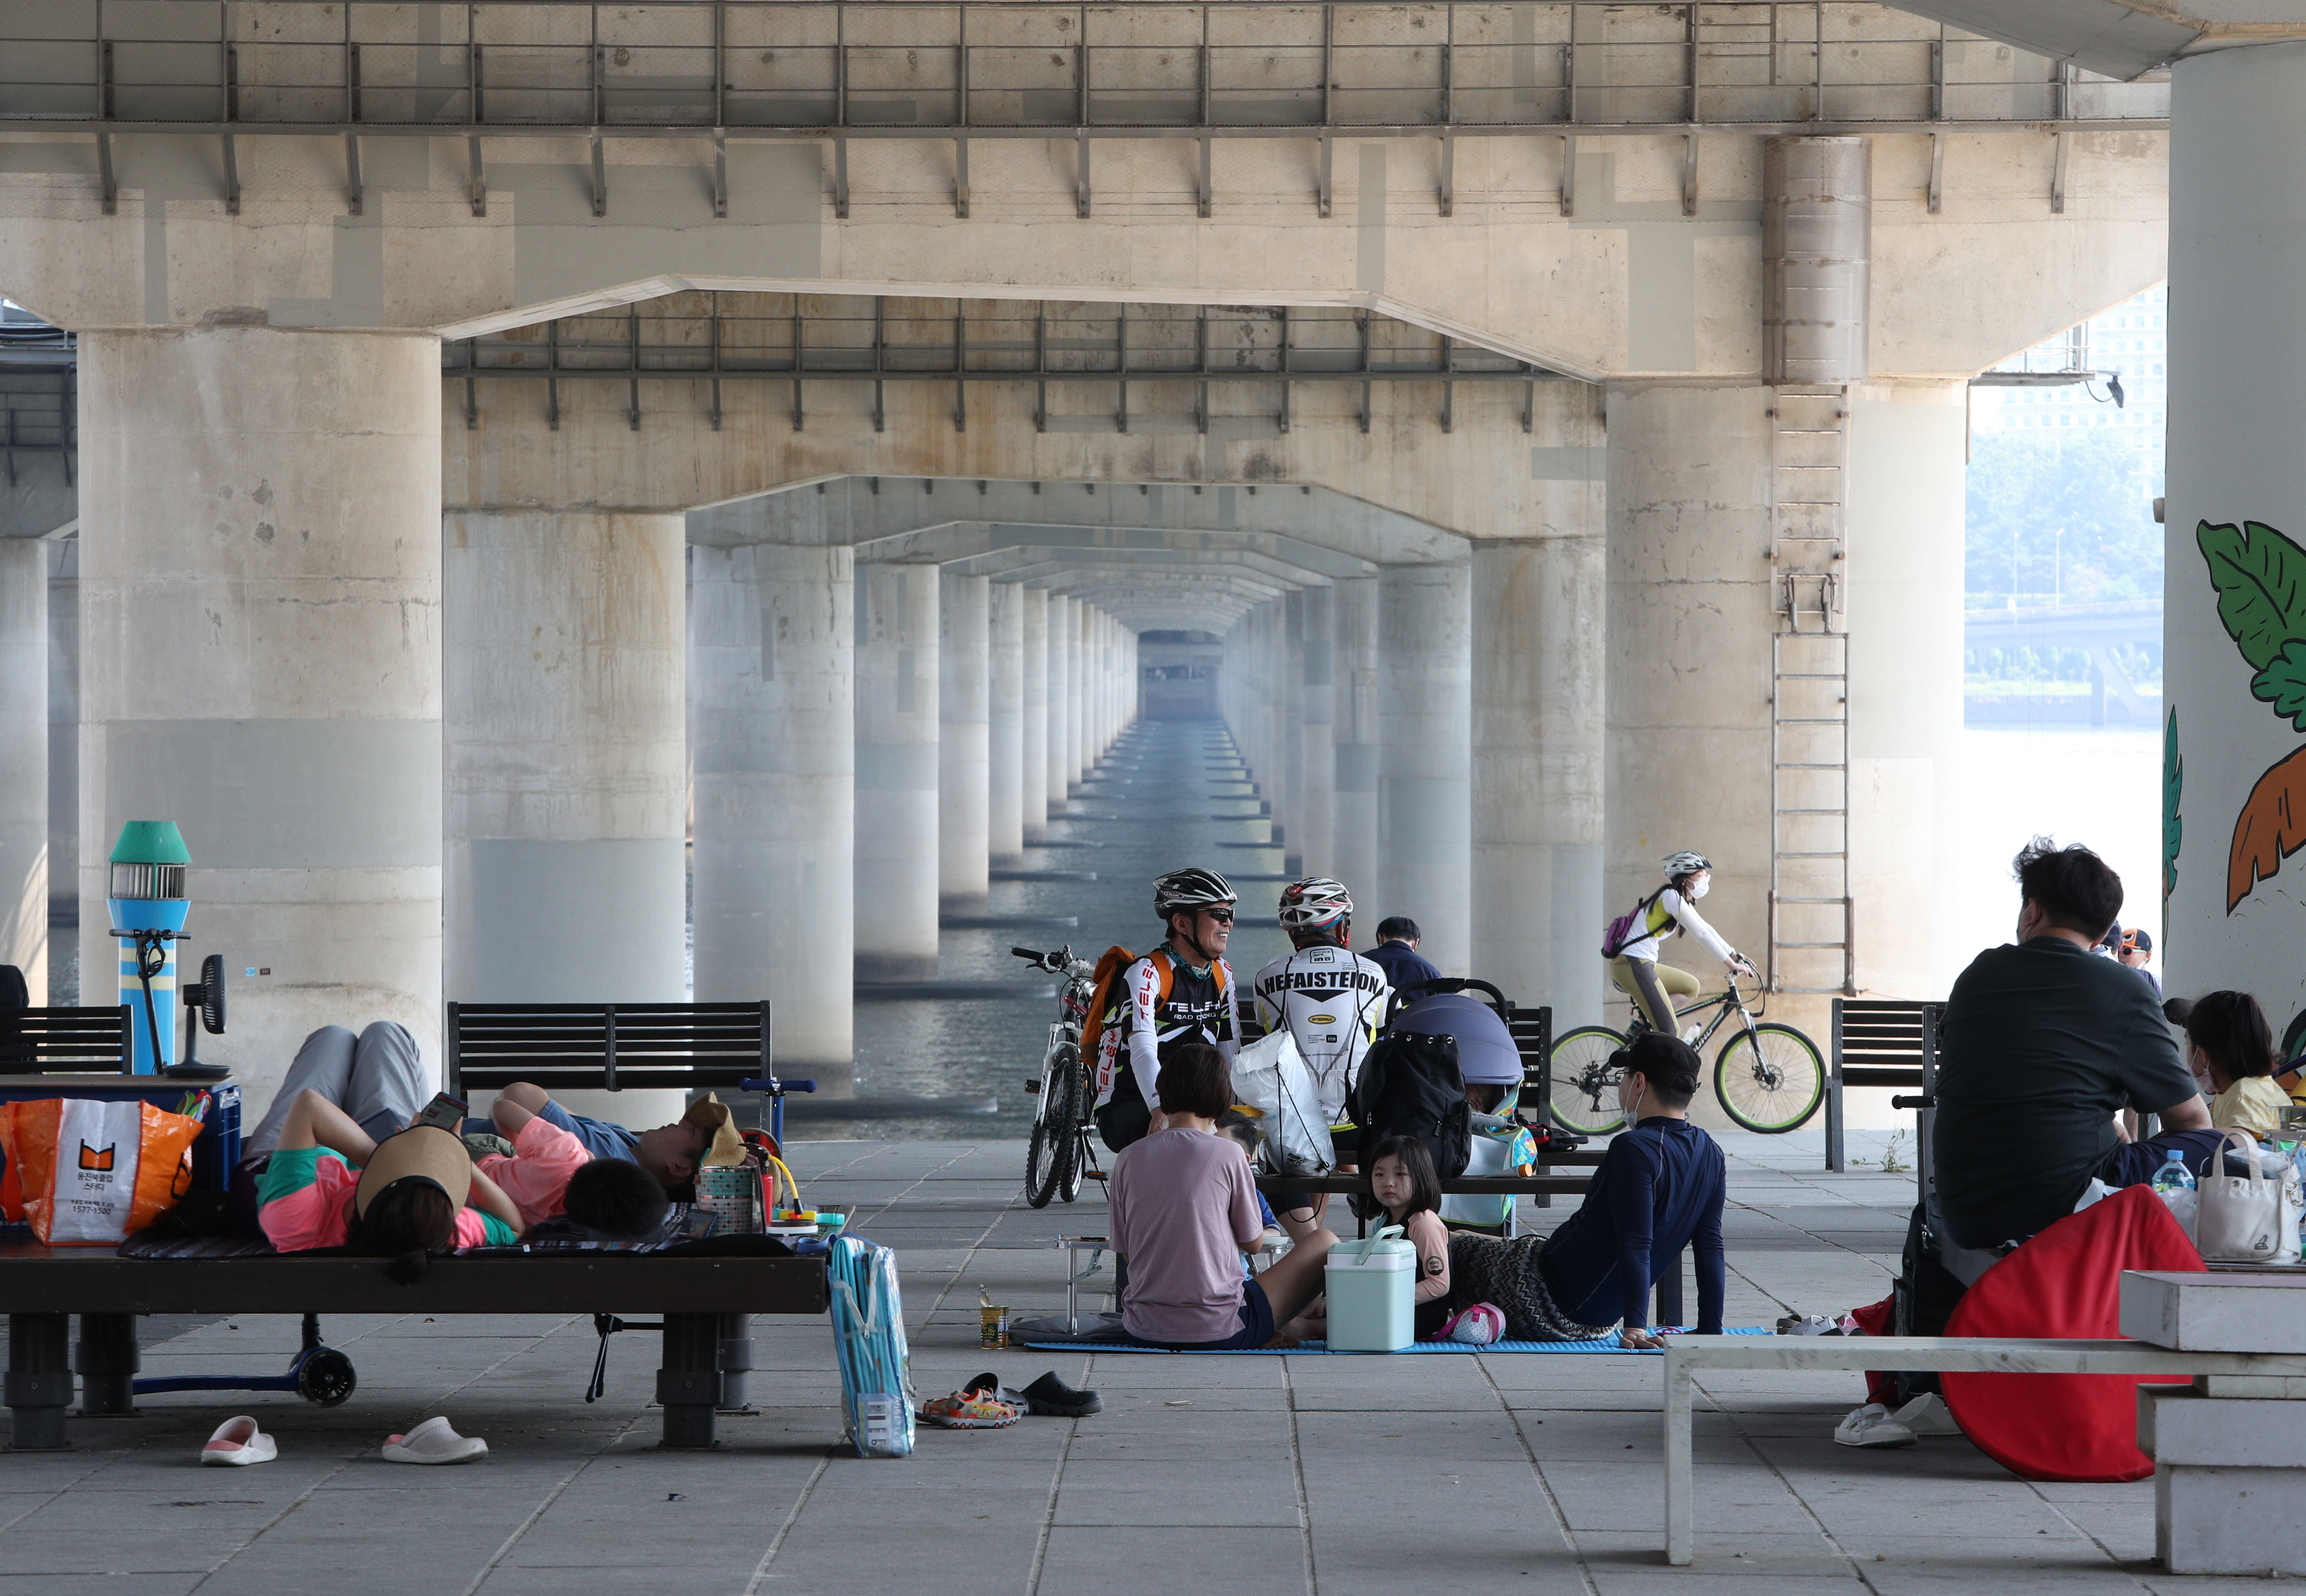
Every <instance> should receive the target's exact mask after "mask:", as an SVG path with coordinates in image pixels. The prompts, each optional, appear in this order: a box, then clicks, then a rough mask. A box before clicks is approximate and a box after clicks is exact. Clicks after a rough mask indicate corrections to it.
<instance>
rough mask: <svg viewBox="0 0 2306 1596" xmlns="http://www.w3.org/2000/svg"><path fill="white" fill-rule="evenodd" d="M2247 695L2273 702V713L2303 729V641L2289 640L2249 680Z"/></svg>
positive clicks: (2305, 697)
mask: <svg viewBox="0 0 2306 1596" xmlns="http://www.w3.org/2000/svg"><path fill="white" fill-rule="evenodd" d="M2250 696H2252V697H2253V698H2257V699H2259V700H2260V701H2262V702H2264V703H2267V704H2272V705H2274V713H2276V714H2277V715H2280V716H2282V717H2283V718H2284V719H2285V720H2287V721H2289V722H2290V723H2291V724H2292V725H2293V726H2295V727H2296V728H2298V730H2301V731H2306V642H2296V641H2293V642H2290V643H2285V644H2283V645H2282V652H2281V653H2279V654H2277V655H2276V656H2275V658H2274V659H2273V660H2272V661H2270V662H2269V663H2268V665H2267V667H2266V669H2265V670H2261V671H2259V673H2258V674H2257V675H2256V676H2253V677H2251V678H2250Z"/></svg>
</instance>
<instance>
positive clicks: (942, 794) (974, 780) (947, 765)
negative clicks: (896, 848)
mask: <svg viewBox="0 0 2306 1596" xmlns="http://www.w3.org/2000/svg"><path fill="white" fill-rule="evenodd" d="M938 580H939V593H940V598H939V603H938V617H939V621H938V630H937V900H938V901H939V902H940V903H950V904H952V905H953V906H955V907H956V908H970V909H982V908H983V907H984V905H985V899H986V892H987V890H988V885H987V878H986V868H987V867H988V865H989V863H990V859H989V854H990V849H989V846H988V842H987V838H988V835H989V833H988V831H987V820H986V805H987V802H988V780H987V776H986V759H987V757H988V750H989V748H990V747H991V735H992V734H991V727H990V724H989V722H988V720H987V715H988V714H989V713H990V709H989V699H988V695H989V693H990V690H991V689H990V681H989V679H988V675H987V672H988V669H989V667H990V665H991V663H992V661H991V660H990V658H989V657H988V651H987V646H986V627H987V625H988V616H987V607H988V605H989V603H990V600H989V597H988V595H987V593H986V589H988V588H989V587H991V586H992V583H991V582H990V581H989V580H987V579H986V577H983V576H956V575H953V574H952V573H951V572H947V573H946V574H944V576H941V577H940V578H939V579H938Z"/></svg>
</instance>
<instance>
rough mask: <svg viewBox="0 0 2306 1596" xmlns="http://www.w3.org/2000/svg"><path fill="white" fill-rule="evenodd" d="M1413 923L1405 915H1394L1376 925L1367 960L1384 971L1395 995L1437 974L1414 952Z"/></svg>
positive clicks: (1415, 932) (1437, 971) (1415, 931)
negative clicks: (1373, 942) (1404, 988)
mask: <svg viewBox="0 0 2306 1596" xmlns="http://www.w3.org/2000/svg"><path fill="white" fill-rule="evenodd" d="M1417 941H1418V937H1417V922H1416V921H1415V920H1413V919H1411V918H1410V917H1408V916H1407V915H1394V916H1391V917H1388V918H1386V919H1382V920H1379V922H1378V923H1377V946H1375V947H1373V948H1371V950H1370V951H1369V955H1368V956H1369V957H1370V958H1371V960H1375V961H1376V964H1377V966H1378V968H1379V969H1382V970H1383V971H1385V976H1386V979H1387V980H1388V982H1390V983H1391V984H1392V986H1393V989H1394V990H1395V991H1396V992H1398V991H1400V990H1401V989H1402V988H1403V987H1405V986H1414V985H1415V984H1416V983H1418V982H1420V981H1431V980H1432V979H1434V978H1435V977H1438V976H1439V975H1440V973H1441V972H1440V971H1439V970H1438V969H1434V968H1433V966H1432V965H1431V963H1429V962H1427V960H1426V959H1425V956H1424V955H1423V954H1422V953H1420V952H1418V951H1417Z"/></svg>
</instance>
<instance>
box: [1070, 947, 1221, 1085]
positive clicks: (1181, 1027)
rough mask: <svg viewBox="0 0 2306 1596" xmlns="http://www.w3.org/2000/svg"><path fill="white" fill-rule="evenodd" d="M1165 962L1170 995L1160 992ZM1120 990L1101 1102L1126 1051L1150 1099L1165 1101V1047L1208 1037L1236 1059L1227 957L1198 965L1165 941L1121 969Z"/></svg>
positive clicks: (1100, 1064)
mask: <svg viewBox="0 0 2306 1596" xmlns="http://www.w3.org/2000/svg"><path fill="white" fill-rule="evenodd" d="M1164 964H1166V966H1167V967H1168V969H1167V973H1168V977H1169V994H1168V996H1167V997H1166V999H1165V998H1164V997H1163V996H1162V995H1161V977H1162V973H1163V971H1162V968H1161V967H1162V965H1164ZM1119 995H1120V1001H1119V1003H1117V1004H1116V1005H1115V1009H1116V1012H1115V1014H1113V1015H1111V1016H1109V1017H1108V1018H1107V1019H1106V1025H1105V1034H1104V1036H1103V1037H1101V1038H1100V1039H1099V1042H1098V1046H1097V1106H1098V1107H1100V1108H1102V1107H1104V1106H1105V1105H1106V1104H1107V1103H1110V1102H1111V1101H1113V1091H1114V1086H1115V1082H1116V1081H1117V1080H1119V1078H1120V1073H1121V1071H1120V1065H1121V1063H1122V1060H1123V1057H1124V1056H1125V1057H1126V1058H1127V1060H1128V1064H1129V1072H1130V1073H1131V1074H1132V1075H1133V1076H1134V1077H1136V1080H1137V1089H1138V1090H1139V1091H1140V1093H1142V1094H1143V1095H1144V1097H1145V1101H1146V1102H1147V1103H1148V1104H1157V1103H1158V1102H1159V1101H1160V1097H1159V1094H1158V1091H1157V1082H1158V1081H1159V1080H1160V1079H1161V1054H1162V1053H1163V1052H1164V1051H1165V1050H1166V1049H1167V1048H1170V1047H1173V1046H1176V1045H1177V1044H1178V1043H1181V1042H1207V1043H1209V1044H1211V1045H1212V1046H1215V1047H1217V1050H1218V1051H1219V1052H1221V1053H1223V1054H1225V1055H1226V1059H1227V1060H1228V1061H1230V1060H1231V1059H1232V1057H1233V1055H1234V1046H1235V1044H1236V1042H1237V1040H1238V1039H1239V1037H1240V1035H1241V1031H1240V1028H1239V1027H1238V1026H1237V1025H1236V1024H1235V1023H1234V988H1233V969H1232V967H1231V966H1230V965H1228V964H1226V961H1225V960H1222V959H1219V960H1216V961H1215V962H1214V963H1211V964H1208V965H1205V966H1203V967H1201V968H1200V969H1194V968H1193V967H1192V966H1191V965H1190V964H1187V963H1186V962H1185V961H1184V960H1182V959H1179V958H1177V957H1176V956H1175V955H1174V954H1173V953H1171V952H1169V947H1168V944H1167V943H1162V945H1161V946H1159V947H1158V948H1156V949H1155V950H1154V951H1153V952H1150V953H1148V954H1146V955H1145V957H1144V958H1142V959H1140V960H1137V962H1136V963H1134V964H1132V965H1131V966H1130V967H1129V968H1128V969H1126V970H1124V971H1123V972H1122V977H1121V983H1120V992H1119Z"/></svg>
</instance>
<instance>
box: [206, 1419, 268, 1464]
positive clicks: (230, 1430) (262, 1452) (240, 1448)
mask: <svg viewBox="0 0 2306 1596" xmlns="http://www.w3.org/2000/svg"><path fill="white" fill-rule="evenodd" d="M278 1455H280V1450H279V1448H278V1447H276V1446H275V1445H274V1444H273V1440H272V1438H271V1437H270V1436H269V1435H266V1434H265V1433H264V1432H263V1431H262V1430H259V1429H257V1428H256V1421H255V1420H253V1419H252V1418H249V1417H248V1416H247V1415H246V1414H244V1413H243V1415H241V1416H240V1417H239V1418H237V1419H226V1421H224V1422H223V1423H221V1424H219V1425H218V1426H217V1432H216V1433H215V1434H214V1435H212V1436H210V1437H209V1439H208V1445H206V1446H205V1447H201V1464H204V1465H205V1466H207V1467H209V1468H221V1469H232V1468H244V1467H246V1466H247V1465H248V1464H252V1463H270V1462H271V1461H272V1460H273V1459H274V1458H275V1457H278Z"/></svg>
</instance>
